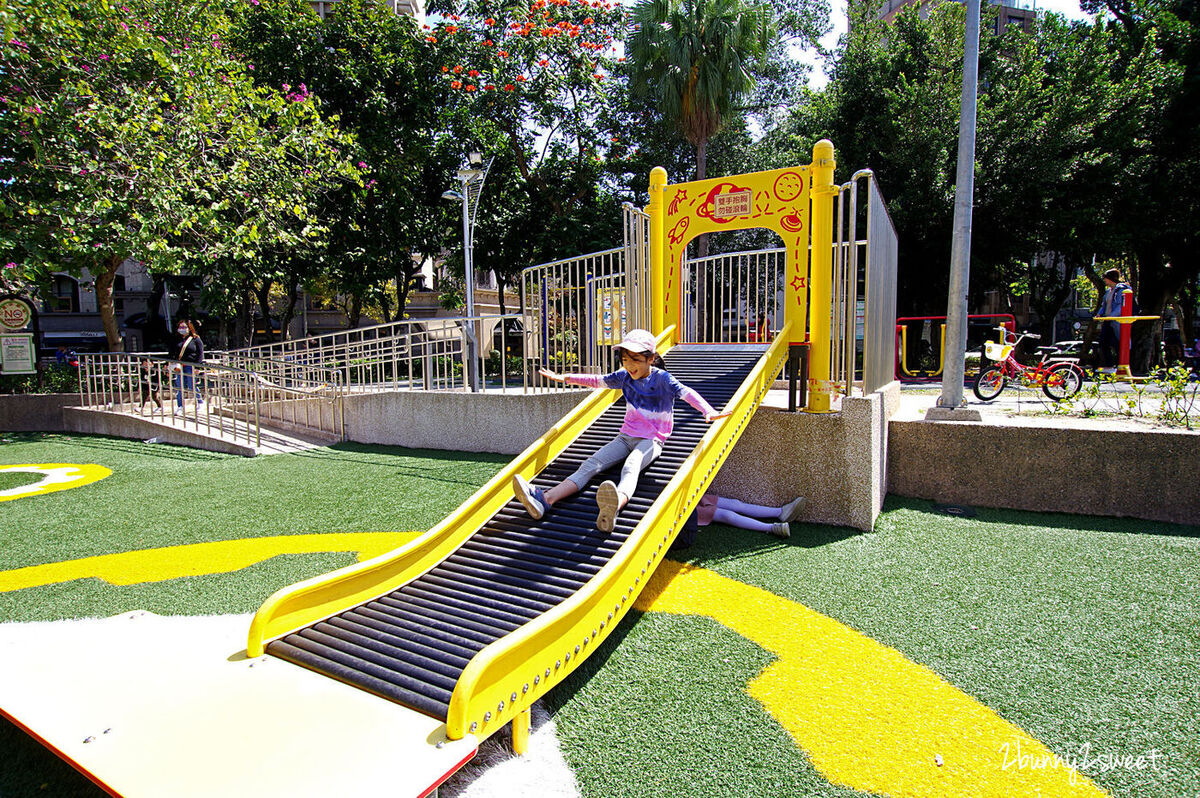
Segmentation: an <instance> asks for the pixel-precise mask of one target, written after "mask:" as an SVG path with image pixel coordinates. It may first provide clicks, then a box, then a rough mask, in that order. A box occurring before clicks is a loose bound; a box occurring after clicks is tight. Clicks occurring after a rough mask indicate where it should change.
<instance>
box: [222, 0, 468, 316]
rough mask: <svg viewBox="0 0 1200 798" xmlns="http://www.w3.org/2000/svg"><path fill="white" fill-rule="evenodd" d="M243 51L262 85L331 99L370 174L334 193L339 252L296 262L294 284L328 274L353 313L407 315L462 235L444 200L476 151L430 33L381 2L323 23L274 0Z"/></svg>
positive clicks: (333, 238) (344, 8)
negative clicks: (422, 277) (440, 74)
mask: <svg viewBox="0 0 1200 798" xmlns="http://www.w3.org/2000/svg"><path fill="white" fill-rule="evenodd" d="M233 45H234V47H236V48H237V50H238V51H239V52H241V53H243V57H244V58H245V59H246V60H247V61H248V62H249V63H252V64H254V67H255V68H254V71H253V75H254V79H255V80H256V81H257V82H258V83H259V84H260V85H263V86H278V85H281V84H285V83H286V84H289V85H292V86H295V85H300V84H303V85H304V86H305V87H306V88H307V90H308V91H309V92H311V93H312V94H313V95H314V96H316V97H319V98H320V102H321V106H322V108H324V109H326V110H327V111H328V112H329V113H331V114H333V115H334V117H335V119H336V120H337V123H338V125H339V126H340V127H341V128H342V129H343V130H345V131H347V132H348V133H350V134H352V136H353V142H352V144H350V145H349V146H348V148H347V149H346V151H345V153H346V155H347V157H348V158H349V159H350V160H351V161H352V162H353V163H354V164H355V165H356V167H357V168H358V169H359V170H360V171H361V172H362V175H363V180H362V182H360V183H343V184H342V185H340V186H339V187H338V190H337V191H336V192H334V193H331V194H328V195H326V196H325V198H324V201H323V203H322V206H321V208H320V213H321V215H322V216H323V218H325V219H327V220H328V224H329V228H330V232H329V247H328V249H327V250H326V251H324V252H323V253H320V259H319V260H317V261H315V262H313V261H310V262H306V263H305V262H301V263H295V264H291V268H290V269H284V270H283V273H282V274H281V279H282V281H283V282H284V283H285V284H294V283H295V282H303V283H307V284H312V283H314V282H315V281H316V280H317V278H318V276H319V275H320V274H322V273H325V274H326V275H328V277H329V278H331V279H332V283H333V287H334V288H335V290H336V291H339V292H342V293H345V294H349V295H351V296H352V297H353V302H352V306H351V311H352V312H351V315H352V316H354V315H356V313H358V312H361V310H362V309H363V307H364V306H365V305H376V306H378V307H380V308H381V309H382V310H383V311H384V313H383V315H385V316H387V317H388V318H385V319H383V320H384V321H390V320H393V319H396V318H400V317H401V316H402V314H403V308H404V304H405V303H406V301H407V297H408V293H409V291H410V289H411V285H412V282H413V276H414V275H415V273H416V271H417V270H418V268H419V267H420V264H421V262H422V261H423V260H424V259H425V258H426V257H433V256H436V255H437V254H438V253H439V252H440V251H441V250H442V249H443V248H444V247H445V246H446V244H447V238H448V236H449V235H450V234H451V233H452V231H453V230H454V226H453V220H454V219H455V218H456V216H455V214H454V211H455V208H454V207H453V206H451V205H450V204H448V203H446V202H444V201H443V200H441V194H442V192H443V191H445V190H446V189H447V188H448V187H449V183H450V172H451V170H452V169H453V168H454V167H455V166H457V165H458V164H459V163H461V161H462V158H463V151H464V146H465V145H464V143H463V142H462V136H461V135H460V130H461V128H460V122H459V120H457V119H456V117H455V115H454V113H453V108H452V107H451V105H450V104H449V103H448V100H447V94H448V89H447V87H446V86H444V85H443V84H442V82H441V81H440V80H438V79H437V73H436V69H437V62H436V58H434V57H431V53H430V47H429V44H428V43H427V42H425V41H424V35H423V34H422V33H421V31H420V30H418V28H417V25H416V23H415V22H414V20H413V19H412V18H411V17H408V16H406V15H401V14H396V13H394V12H393V11H391V10H390V9H388V8H386V7H384V6H382V5H380V4H377V3H369V2H362V0H344V2H339V3H338V4H337V5H336V6H335V7H334V9H333V11H332V13H331V14H329V15H328V16H327V17H326V18H325V19H324V20H321V19H320V18H319V17H317V16H316V15H315V14H314V13H313V12H312V10H311V8H310V7H309V4H308V3H307V2H303V1H302V0H264V1H263V2H260V3H258V4H256V5H254V6H253V7H251V8H249V10H248V11H247V12H246V13H245V15H244V16H243V17H241V18H240V20H239V25H238V27H237V29H236V30H235V31H234V33H233ZM385 286H390V287H391V290H389V291H385ZM393 291H394V294H393V293H392V292H393ZM352 321H357V319H356V318H355V319H352Z"/></svg>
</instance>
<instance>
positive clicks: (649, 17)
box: [629, 0, 775, 178]
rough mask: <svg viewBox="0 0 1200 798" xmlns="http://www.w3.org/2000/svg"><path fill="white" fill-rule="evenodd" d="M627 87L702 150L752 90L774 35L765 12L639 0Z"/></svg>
mask: <svg viewBox="0 0 1200 798" xmlns="http://www.w3.org/2000/svg"><path fill="white" fill-rule="evenodd" d="M633 26H634V30H633V34H632V35H631V36H630V37H629V52H630V57H631V59H632V61H633V66H634V68H633V72H632V75H631V77H630V88H631V90H632V91H633V93H634V94H635V95H642V96H649V97H652V98H653V100H654V103H655V106H656V108H657V109H658V112H659V113H660V114H662V116H663V117H664V118H665V119H666V120H667V121H668V122H669V123H670V124H672V125H673V126H675V127H677V128H678V129H679V131H680V132H681V133H682V134H683V136H684V138H686V139H687V140H688V141H689V142H691V143H692V144H693V145H694V146H695V147H696V176H697V178H703V177H704V176H705V172H706V164H705V148H706V146H707V143H708V141H709V139H711V138H712V137H713V136H714V135H716V134H717V133H719V132H720V131H721V130H722V129H723V128H724V127H725V126H726V125H727V124H728V123H729V121H730V119H731V118H733V117H734V116H735V111H736V108H737V105H738V103H739V101H741V100H742V99H743V98H745V97H747V96H748V95H749V94H750V93H751V92H752V91H753V90H754V87H755V78H754V72H755V71H756V67H757V66H758V65H759V64H761V63H762V62H763V60H764V57H765V56H766V54H767V52H768V49H769V47H770V45H771V42H772V40H773V38H774V36H775V29H774V26H773V24H772V20H771V14H770V10H769V9H768V7H767V6H765V5H761V4H758V3H749V2H744V1H743V0H642V1H641V2H639V3H638V4H637V5H636V6H635V7H634V10H633Z"/></svg>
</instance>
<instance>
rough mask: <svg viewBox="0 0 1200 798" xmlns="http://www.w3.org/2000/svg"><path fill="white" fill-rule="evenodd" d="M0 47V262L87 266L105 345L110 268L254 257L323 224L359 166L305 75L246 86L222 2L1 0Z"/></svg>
mask: <svg viewBox="0 0 1200 798" xmlns="http://www.w3.org/2000/svg"><path fill="white" fill-rule="evenodd" d="M13 9H15V11H16V13H15V15H12V14H11V13H10V14H8V15H6V16H5V17H4V20H3V24H4V26H5V28H6V31H7V35H6V36H5V37H4V39H5V40H4V43H3V44H0V51H2V52H3V55H4V64H5V66H4V69H3V71H2V72H0V104H3V106H4V108H5V112H4V113H2V114H0V259H3V260H6V261H9V262H11V263H14V264H16V269H17V270H18V271H20V272H21V275H22V277H23V278H24V279H25V280H26V281H29V282H37V281H40V280H44V279H46V277H47V276H48V274H49V273H50V272H51V271H58V270H66V271H74V272H76V273H78V272H79V271H81V270H82V269H83V268H88V269H89V270H90V271H92V272H93V273H94V274H96V294H97V298H98V302H99V307H100V314H101V318H102V320H103V323H104V327H105V332H106V334H107V338H108V344H109V347H110V348H111V349H119V348H120V347H121V340H120V335H119V332H118V330H117V326H116V321H115V317H114V314H113V305H112V284H113V281H114V278H115V275H116V272H117V268H118V267H119V266H120V264H121V263H122V262H123V261H125V260H126V259H127V258H134V259H136V260H139V261H142V262H143V263H146V264H148V265H149V267H150V268H152V269H154V270H157V271H175V270H178V269H180V268H182V267H184V266H186V267H188V268H190V269H191V270H192V271H194V272H197V273H201V274H202V273H204V271H205V269H207V268H210V267H211V266H212V265H213V264H221V263H230V262H237V263H248V262H253V261H254V260H255V259H256V258H257V257H258V253H259V252H261V250H262V249H263V248H264V247H268V246H275V247H289V246H301V245H304V244H305V243H306V242H309V241H311V240H312V239H314V238H316V237H318V236H319V235H320V224H319V221H318V219H317V218H316V215H315V213H314V206H315V204H316V201H317V199H318V197H319V196H320V195H321V194H322V193H323V192H326V191H328V190H330V189H331V188H332V187H333V186H334V185H335V184H336V183H337V182H338V181H339V180H355V179H357V172H356V170H355V169H354V167H353V166H352V165H351V164H350V163H349V162H348V161H347V160H346V159H345V158H344V157H342V156H340V155H339V149H340V148H341V147H343V146H345V142H344V141H343V139H342V137H341V136H340V134H339V133H338V132H337V131H336V129H335V128H333V127H332V126H331V125H329V123H328V122H327V120H326V119H325V118H324V117H323V116H322V115H321V113H320V111H319V109H318V108H317V107H316V104H315V103H313V102H312V101H311V98H310V97H309V96H308V94H307V92H306V91H304V88H303V87H299V88H297V89H293V88H292V87H277V88H273V89H268V88H264V87H257V86H255V85H254V84H253V83H252V82H251V81H250V80H249V79H248V77H247V74H246V69H245V68H244V67H243V66H242V65H241V64H240V63H239V62H238V61H237V60H236V59H234V58H232V57H231V56H230V55H229V53H228V51H227V47H226V44H225V41H224V40H225V37H226V35H227V32H228V29H229V19H230V17H231V16H232V15H234V14H236V13H237V7H236V6H235V5H233V4H232V3H231V2H230V3H222V2H213V3H205V4H203V5H201V4H192V3H187V2H184V3H174V4H166V3H154V2H150V0H129V2H127V4H126V5H122V6H110V5H107V4H100V5H98V4H91V3H84V2H81V1H80V0H46V2H38V3H33V2H30V0H14V2H13V3H10V4H9V11H10V12H11V11H12V10H13Z"/></svg>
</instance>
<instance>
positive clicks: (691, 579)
mask: <svg viewBox="0 0 1200 798" xmlns="http://www.w3.org/2000/svg"><path fill="white" fill-rule="evenodd" d="M419 534H421V533H419V532H347V533H337V534H312V535H281V536H274V537H264V538H249V539H242V540H227V541H212V542H208V543H196V544H191V545H184V546H171V547H167V548H162V549H147V550H143V551H131V552H123V553H118V554H106V555H100V556H96V557H86V558H83V559H79V560H72V561H68V562H59V563H47V564H45V565H35V566H29V567H26V568H18V569H15V570H12V571H4V572H0V592H6V591H11V590H19V589H22V588H26V587H36V586H39V585H47V584H54V583H58V582H66V581H70V580H73V579H83V578H89V577H91V578H98V579H102V580H104V581H106V582H108V583H110V584H113V585H133V584H140V583H145V582H158V581H165V580H168V579H176V578H180V577H185V576H201V575H208V574H216V573H226V572H230V571H236V570H239V569H242V568H246V567H248V566H250V565H253V564H255V563H258V562H262V561H263V560H267V559H269V558H271V557H274V556H278V555H281V554H306V553H317V552H331V551H353V552H357V553H358V558H359V560H366V559H369V558H371V557H374V556H376V555H379V554H382V553H384V552H387V551H391V550H392V549H395V548H397V547H399V546H402V545H404V544H405V543H408V542H409V541H411V540H413V539H414V538H416V537H417V536H418V535H419ZM637 607H638V609H640V610H642V611H646V612H664V613H674V614H686V615H700V616H705V617H709V618H712V619H713V620H715V621H717V622H718V623H721V624H722V625H724V626H726V627H728V628H729V629H731V630H732V631H734V632H736V633H737V634H739V635H741V636H742V637H744V638H746V639H747V640H750V641H751V642H753V643H755V644H757V645H759V646H761V647H762V648H763V649H765V650H767V651H770V652H771V653H772V654H774V655H775V656H776V657H777V658H778V659H777V660H776V662H775V663H774V664H772V665H770V666H769V667H767V668H766V669H765V670H764V671H763V672H762V673H761V674H760V675H759V676H758V677H757V678H755V679H754V680H753V681H751V682H750V683H749V684H748V685H747V686H746V690H747V692H748V693H749V694H750V695H751V696H752V697H753V698H755V699H756V700H758V701H759V702H760V703H761V704H762V705H763V707H764V709H766V711H767V712H768V713H770V714H771V715H772V716H773V717H774V718H775V719H776V720H777V721H778V722H779V723H780V725H782V726H783V728H784V729H785V730H786V731H787V733H788V734H789V735H790V736H791V737H792V739H793V740H794V741H795V743H796V745H797V746H799V747H800V748H801V749H803V750H804V751H805V752H806V753H807V754H808V755H809V757H810V759H811V761H812V763H813V766H814V767H815V768H816V769H817V771H818V772H819V773H820V774H821V775H822V776H823V777H825V778H826V779H828V780H829V781H831V782H833V783H835V784H841V785H845V786H847V787H851V788H854V789H858V790H863V791H867V792H872V793H877V794H881V795H889V796H896V797H897V798H898V797H899V796H934V795H936V796H963V797H964V798H966V797H972V798H973V797H974V796H979V797H980V798H984V797H986V798H992V797H993V796H994V797H995V798H1000V797H1001V796H1004V797H1005V798H1007V797H1008V796H1016V795H1020V796H1080V798H1082V797H1084V796H1103V795H1105V793H1104V792H1103V791H1102V790H1100V789H1099V788H1098V787H1097V786H1096V785H1094V784H1093V783H1092V782H1091V781H1090V780H1088V779H1087V778H1086V777H1085V776H1083V775H1082V774H1080V773H1078V772H1076V771H1074V770H1070V769H1069V768H1067V767H1066V766H1065V765H1062V764H1061V762H1059V763H1057V765H1056V763H1055V760H1054V755H1053V754H1052V753H1051V752H1050V751H1049V750H1048V749H1047V748H1046V747H1045V746H1044V745H1042V744H1041V743H1040V742H1038V741H1037V740H1035V739H1034V738H1032V737H1030V736H1029V735H1028V734H1026V733H1025V732H1023V731H1022V730H1021V729H1019V728H1017V727H1016V726H1014V725H1012V724H1011V723H1008V722H1007V721H1005V720H1004V719H1003V718H1001V717H1000V716H999V715H997V714H996V713H994V712H993V711H992V710H990V709H988V708H987V707H985V706H984V705H982V704H980V703H979V702H978V701H976V700H975V699H973V698H971V697H970V696H968V695H966V694H965V693H963V692H962V691H960V690H958V689H957V688H955V687H954V686H953V685H951V684H949V683H948V682H946V681H945V680H944V679H942V677H940V676H938V675H937V674H936V673H934V672H933V671H931V670H929V669H928V668H926V667H924V666H922V665H918V664H916V663H914V662H911V661H909V660H907V659H906V658H905V657H904V656H903V655H902V654H901V653H900V652H898V651H896V650H895V649H892V648H888V647H886V646H883V645H881V644H880V643H877V642H876V641H874V640H872V639H870V638H869V637H866V636H865V635H862V634H860V633H859V632H856V631H855V630H853V629H851V628H849V627H847V626H845V625H843V624H841V623H838V622H837V621H835V620H833V619H832V618H828V617H826V616H824V615H821V614H820V613H818V612H815V611H813V610H811V609H809V608H807V607H805V606H803V605H801V604H797V603H796V602H793V601H790V600H788V599H785V598H781V597H779V596H776V595H774V594H772V593H768V592H767V591H765V590H762V589H761V588H757V587H754V586H752V585H746V584H743V583H741V582H737V581H734V580H732V579H727V578H725V577H723V576H720V575H718V574H716V573H714V572H712V571H708V570H705V569H702V568H695V567H692V566H687V565H680V564H679V563H675V562H671V561H666V562H664V563H663V564H662V565H661V566H660V567H659V568H658V569H657V571H656V572H655V574H654V576H653V577H652V579H651V580H650V581H649V582H648V583H647V586H646V589H645V590H644V591H643V593H642V595H641V596H640V597H639V598H638V601H637ZM1018 746H1019V750H1020V751H1021V752H1022V753H1023V754H1025V755H1026V756H1027V757H1028V760H1027V761H1026V763H1025V764H1024V766H1018V764H1017V762H1016V761H1015V760H1016V756H1015V752H1016V751H1017V750H1018ZM935 756H936V757H940V758H941V760H942V765H940V766H939V765H938V764H937V762H936V760H935ZM1031 763H1032V765H1031ZM1038 764H1040V765H1041V766H1040V767H1038V766H1037V765H1038Z"/></svg>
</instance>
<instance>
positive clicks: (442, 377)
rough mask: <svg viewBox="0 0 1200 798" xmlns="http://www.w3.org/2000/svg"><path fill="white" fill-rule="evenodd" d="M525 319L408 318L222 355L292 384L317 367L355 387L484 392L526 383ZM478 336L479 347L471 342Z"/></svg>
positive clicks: (492, 316)
mask: <svg viewBox="0 0 1200 798" xmlns="http://www.w3.org/2000/svg"><path fill="white" fill-rule="evenodd" d="M522 327H523V325H522V317H521V316H520V315H517V314H506V315H499V314H487V315H478V316H463V317H455V318H432V319H406V320H404V321H396V322H391V323H390V324H377V325H373V326H370V327H359V328H356V329H353V330H343V331H341V332H335V333H327V334H325V335H319V336H315V337H312V338H303V339H298V340H293V341H281V342H278V343H272V344H263V345H260V346H254V347H247V348H244V349H235V350H230V351H229V352H224V353H220V355H218V357H220V359H221V362H223V363H225V364H226V365H229V366H233V367H237V368H241V369H245V370H247V371H253V372H255V373H259V374H262V375H263V376H264V377H267V378H269V379H271V380H272V381H273V382H275V383H278V384H281V385H287V384H289V383H291V382H293V381H297V380H299V381H304V380H309V379H310V372H311V371H312V370H313V369H316V370H318V371H322V372H325V371H334V372H337V373H338V374H339V375H340V379H341V383H342V385H344V386H345V387H346V390H347V391H349V392H352V393H364V392H370V391H385V390H386V391H397V390H415V391H421V390H426V391H429V390H466V389H470V388H471V387H472V380H471V376H472V373H474V374H475V375H481V377H482V378H481V379H478V380H476V381H475V382H474V385H475V387H476V388H477V389H479V390H488V389H489V388H499V389H501V390H507V388H508V387H509V384H510V382H511V383H515V384H518V385H519V384H520V383H519V380H520V373H521V370H520V367H519V366H518V365H516V364H514V363H512V362H510V358H511V357H513V356H519V355H520V354H521V353H522V352H523V351H524V349H525V344H524V340H523V338H524V333H523V332H522ZM472 340H474V341H475V342H478V344H479V345H477V346H471V342H472Z"/></svg>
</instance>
